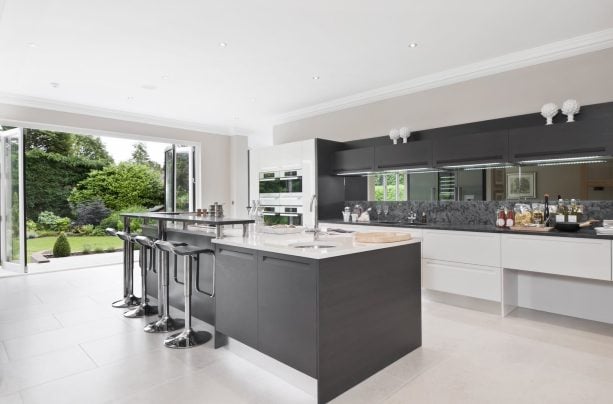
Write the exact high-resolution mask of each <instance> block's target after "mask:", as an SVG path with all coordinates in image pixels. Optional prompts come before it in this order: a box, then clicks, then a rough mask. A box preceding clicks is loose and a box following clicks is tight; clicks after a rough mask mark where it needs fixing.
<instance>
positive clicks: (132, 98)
mask: <svg viewBox="0 0 613 404" xmlns="http://www.w3.org/2000/svg"><path fill="white" fill-rule="evenodd" d="M126 99H127V100H128V101H134V97H128V98H126Z"/></svg>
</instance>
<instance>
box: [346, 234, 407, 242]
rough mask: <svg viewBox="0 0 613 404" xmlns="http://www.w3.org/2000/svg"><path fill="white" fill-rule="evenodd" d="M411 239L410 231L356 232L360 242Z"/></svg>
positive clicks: (356, 237) (356, 239) (357, 239)
mask: <svg viewBox="0 0 613 404" xmlns="http://www.w3.org/2000/svg"><path fill="white" fill-rule="evenodd" d="M410 239H411V235H410V234H409V233H392V232H383V231H375V232H368V233H356V234H355V241H357V242H359V243H396V242H398V241H407V240H410Z"/></svg>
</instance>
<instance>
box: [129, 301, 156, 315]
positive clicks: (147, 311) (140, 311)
mask: <svg viewBox="0 0 613 404" xmlns="http://www.w3.org/2000/svg"><path fill="white" fill-rule="evenodd" d="M154 314H158V308H157V307H154V306H150V305H148V304H141V305H140V306H138V307H136V308H134V309H132V310H128V311H126V312H125V313H123V316H124V317H126V318H141V317H146V316H152V315H154Z"/></svg>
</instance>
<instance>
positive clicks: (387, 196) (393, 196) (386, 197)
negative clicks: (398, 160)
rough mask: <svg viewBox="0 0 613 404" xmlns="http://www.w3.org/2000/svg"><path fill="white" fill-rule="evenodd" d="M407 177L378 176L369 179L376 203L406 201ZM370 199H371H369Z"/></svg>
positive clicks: (395, 175) (392, 174) (401, 174)
mask: <svg viewBox="0 0 613 404" xmlns="http://www.w3.org/2000/svg"><path fill="white" fill-rule="evenodd" d="M406 185H407V175H406V174H404V173H387V174H378V175H373V176H371V177H369V188H370V189H371V192H372V194H373V196H374V198H372V200H375V201H406V200H407V186H406ZM369 199H370V198H369Z"/></svg>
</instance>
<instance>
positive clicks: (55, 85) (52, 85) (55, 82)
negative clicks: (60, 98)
mask: <svg viewBox="0 0 613 404" xmlns="http://www.w3.org/2000/svg"><path fill="white" fill-rule="evenodd" d="M49 84H50V85H51V87H53V88H58V87H59V86H60V83H58V82H57V81H52V82H51V83H49Z"/></svg>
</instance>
